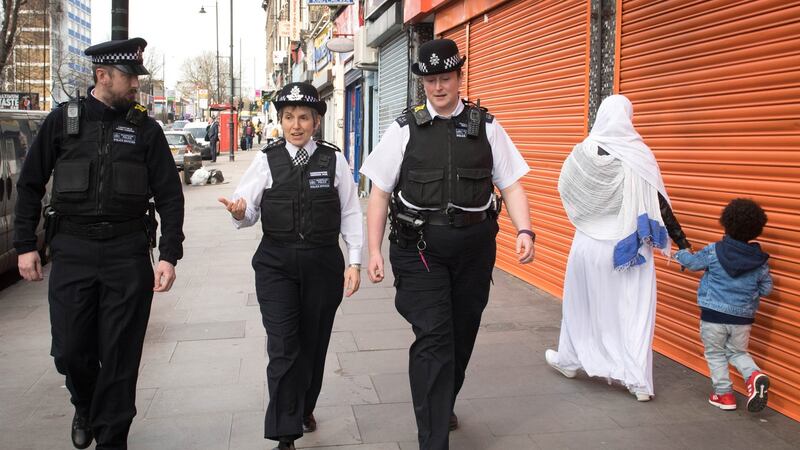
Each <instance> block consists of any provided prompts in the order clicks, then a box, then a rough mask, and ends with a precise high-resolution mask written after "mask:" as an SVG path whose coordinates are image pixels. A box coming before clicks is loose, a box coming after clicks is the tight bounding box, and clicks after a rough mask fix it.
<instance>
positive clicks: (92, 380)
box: [49, 231, 154, 449]
mask: <svg viewBox="0 0 800 450" xmlns="http://www.w3.org/2000/svg"><path fill="white" fill-rule="evenodd" d="M50 249H51V253H52V269H51V271H50V290H49V301H50V324H51V327H52V335H53V345H52V350H51V354H52V355H53V357H54V359H55V365H56V369H57V370H58V371H59V373H61V374H63V375H65V376H66V385H67V389H69V392H70V394H71V396H72V399H71V400H72V403H73V404H74V405H75V409H76V410H77V412H78V413H79V414H81V415H83V416H85V417H88V418H89V423H90V424H91V427H92V429H93V432H94V435H95V439H96V441H97V448H98V449H125V448H127V438H128V431H129V429H130V426H131V422H132V421H133V417H134V416H135V415H136V406H135V403H136V380H137V379H138V375H139V362H140V361H141V357H142V346H143V344H144V335H145V331H146V329H147V321H148V319H149V318H150V304H151V301H152V299H153V276H154V275H153V267H152V265H151V262H150V254H149V245H148V241H147V236H146V234H145V232H144V231H142V232H135V233H131V234H127V235H124V236H119V237H116V238H113V239H108V240H90V239H86V238H81V237H76V236H72V235H68V234H64V233H58V234H56V236H55V237H54V238H53V240H52V242H51V243H50Z"/></svg>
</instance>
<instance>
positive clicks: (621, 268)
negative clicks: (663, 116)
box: [545, 95, 690, 401]
mask: <svg viewBox="0 0 800 450" xmlns="http://www.w3.org/2000/svg"><path fill="white" fill-rule="evenodd" d="M632 119H633V105H631V102H630V101H629V100H628V99H627V98H626V97H625V96H622V95H612V96H610V97H607V98H606V99H605V100H603V102H602V103H601V104H600V108H599V109H598V111H597V119H596V120H595V123H594V125H593V126H592V130H591V132H590V133H589V136H587V137H586V139H584V140H583V142H581V143H580V144H577V145H576V146H575V147H574V148H573V149H572V152H571V153H570V154H569V156H568V157H567V158H566V160H565V161H564V165H563V167H562V168H561V175H560V177H559V179H558V192H559V194H560V195H561V201H562V203H563V204H564V210H565V211H566V213H567V217H568V218H569V220H570V222H571V223H572V224H573V225H574V226H575V237H574V238H573V240H572V247H571V248H570V252H569V257H568V259H567V268H566V274H565V277H564V297H563V304H562V311H563V314H562V321H561V335H560V337H559V342H558V351H557V352H556V351H553V350H547V351H546V352H545V358H546V360H547V363H548V364H549V365H550V366H552V367H553V368H555V369H556V370H558V371H559V372H561V373H562V374H564V375H565V376H566V377H568V378H572V377H575V375H576V373H577V370H578V369H583V370H584V371H586V373H587V374H588V375H589V376H596V377H601V378H608V379H611V380H615V381H617V382H620V383H622V384H623V385H625V386H626V387H627V388H628V390H629V391H630V392H631V393H632V394H633V395H635V396H636V399H637V400H639V401H648V400H650V397H651V396H652V395H653V393H654V392H653V352H652V343H653V330H654V327H655V313H656V273H655V265H654V262H653V248H657V249H660V250H661V251H662V252H664V253H666V254H668V253H669V249H670V246H671V242H670V238H671V239H672V240H674V241H675V242H676V243H677V244H678V247H679V248H689V247H690V244H689V241H688V240H686V236H685V235H684V234H683V231H682V230H681V227H680V224H679V223H678V221H677V219H675V216H674V214H673V213H672V209H671V207H670V202H669V197H668V196H667V190H666V188H665V187H664V181H663V180H662V178H661V171H660V170H659V167H658V163H657V162H656V158H655V156H654V155H653V152H652V151H651V150H650V148H649V147H648V146H647V145H646V144H645V143H644V141H643V140H642V137H641V136H640V135H639V133H637V132H636V130H635V129H634V127H633V122H632ZM668 235H669V236H668Z"/></svg>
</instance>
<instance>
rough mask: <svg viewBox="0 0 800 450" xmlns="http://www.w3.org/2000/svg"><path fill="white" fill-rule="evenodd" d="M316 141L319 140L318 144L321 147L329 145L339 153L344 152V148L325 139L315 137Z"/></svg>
mask: <svg viewBox="0 0 800 450" xmlns="http://www.w3.org/2000/svg"><path fill="white" fill-rule="evenodd" d="M315 141H316V142H317V146H319V147H328V148H330V149H331V150H333V151H335V152H339V153H341V152H342V149H340V148H339V147H337V146H336V145H334V144H331V143H330V142H328V141H323V140H322V139H315Z"/></svg>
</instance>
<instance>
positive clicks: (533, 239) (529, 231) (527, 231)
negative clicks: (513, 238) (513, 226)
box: [517, 229, 536, 241]
mask: <svg viewBox="0 0 800 450" xmlns="http://www.w3.org/2000/svg"><path fill="white" fill-rule="evenodd" d="M520 234H527V235H528V236H530V237H531V240H532V241H535V240H536V233H534V232H533V231H531V230H525V229H523V230H519V231H517V237H519V235H520Z"/></svg>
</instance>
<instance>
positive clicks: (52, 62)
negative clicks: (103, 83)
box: [4, 0, 92, 110]
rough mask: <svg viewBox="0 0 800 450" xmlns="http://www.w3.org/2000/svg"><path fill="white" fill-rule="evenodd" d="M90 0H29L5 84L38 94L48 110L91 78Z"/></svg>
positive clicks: (82, 90)
mask: <svg viewBox="0 0 800 450" xmlns="http://www.w3.org/2000/svg"><path fill="white" fill-rule="evenodd" d="M90 3H91V2H90V1H88V0H29V1H28V2H27V3H26V4H25V5H24V6H23V9H21V10H20V13H19V34H18V36H17V41H16V45H15V46H14V50H13V52H12V54H11V56H10V58H9V64H8V66H7V68H6V70H7V76H6V86H4V90H12V91H17V92H27V93H32V94H35V95H36V97H38V99H39V102H38V103H39V109H43V110H50V109H52V107H53V106H55V105H57V104H58V103H60V102H63V101H66V100H68V99H69V96H71V95H75V93H76V92H80V93H81V95H85V94H86V89H87V88H88V87H89V85H91V83H92V71H91V61H90V59H89V58H88V57H86V56H85V55H84V54H83V50H84V49H85V48H86V47H89V46H90V45H91V12H92V10H91V4H90Z"/></svg>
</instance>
